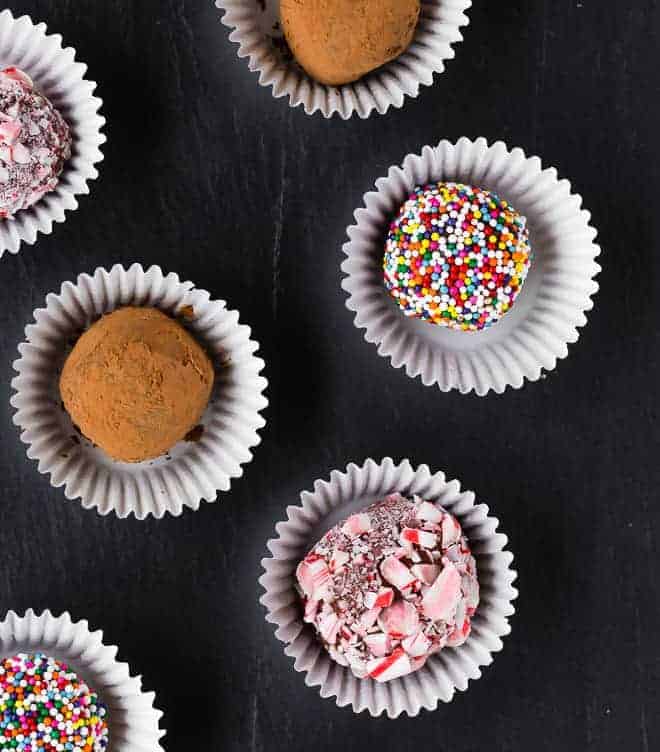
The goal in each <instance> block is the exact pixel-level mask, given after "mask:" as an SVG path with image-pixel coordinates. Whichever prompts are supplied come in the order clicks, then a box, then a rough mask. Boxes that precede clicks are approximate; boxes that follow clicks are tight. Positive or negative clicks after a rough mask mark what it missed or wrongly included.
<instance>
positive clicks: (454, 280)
mask: <svg viewBox="0 0 660 752" xmlns="http://www.w3.org/2000/svg"><path fill="white" fill-rule="evenodd" d="M530 261H531V250H530V246H529V233H528V230H527V222H526V220H525V218H524V217H522V216H521V215H520V214H518V212H517V211H516V210H515V209H514V208H513V207H512V206H511V205H510V204H508V203H507V202H506V201H504V200H503V199H501V198H500V197H499V196H497V195H496V194H494V193H490V192H489V191H486V190H482V189H481V188H476V187H473V186H470V185H463V184H461V183H435V184H431V185H426V186H423V187H418V188H416V189H415V190H414V191H413V192H412V193H411V195H410V196H409V198H408V200H407V201H406V202H405V204H404V205H403V206H402V207H401V210H400V212H399V214H398V216H397V217H396V219H395V220H394V221H393V222H392V224H391V225H390V229H389V233H388V235H387V242H386V244H385V258H384V261H383V269H384V278H385V286H386V288H387V289H388V291H389V293H390V295H391V296H392V297H393V298H394V300H395V301H396V302H397V304H398V305H399V308H400V309H401V311H402V312H403V313H404V314H405V315H406V316H411V317H414V318H419V319H423V320H424V321H429V322H431V323H433V324H439V325H440V326H446V327H450V328H452V329H460V330H462V331H480V330H482V329H486V328H487V327H489V326H492V325H493V324H495V323H496V322H497V321H499V320H500V319H501V318H502V316H504V314H505V313H506V312H507V311H509V310H510V309H511V306H512V305H513V304H514V302H515V300H516V298H517V296H518V294H519V293H520V290H521V288H522V286H523V283H524V282H525V279H526V278H527V274H528V272H529V267H530Z"/></svg>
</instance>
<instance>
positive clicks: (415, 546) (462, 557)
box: [296, 494, 479, 682]
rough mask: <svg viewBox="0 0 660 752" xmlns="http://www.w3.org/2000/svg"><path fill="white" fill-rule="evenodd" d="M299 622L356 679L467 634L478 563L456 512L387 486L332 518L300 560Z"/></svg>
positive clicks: (405, 665)
mask: <svg viewBox="0 0 660 752" xmlns="http://www.w3.org/2000/svg"><path fill="white" fill-rule="evenodd" d="M296 580H297V588H298V592H299V594H300V597H301V599H302V602H303V607H304V620H305V621H306V622H308V623H309V624H311V625H313V627H314V628H315V630H316V632H317V634H318V636H319V638H320V640H321V641H322V642H323V644H324V645H325V647H326V648H327V650H328V652H329V654H330V656H331V657H332V658H333V659H334V660H335V661H337V663H339V664H341V665H342V666H348V667H349V668H350V669H351V671H352V672H353V673H354V674H355V676H357V677H359V678H367V677H369V678H372V679H375V680H376V681H379V682H385V681H390V680H391V679H396V678H398V677H401V676H405V675H406V674H410V673H412V672H413V671H417V670H419V669H420V668H421V667H422V666H423V665H424V664H425V663H426V661H427V659H428V657H429V656H430V655H433V653H437V652H438V651H439V650H441V649H442V648H444V647H456V646H458V645H461V644H462V643H463V642H465V640H466V639H467V638H468V636H469V634H470V628H471V620H472V617H473V616H474V613H475V611H476V609H477V606H478V604H479V582H478V580H477V567H476V562H475V560H474V557H473V556H472V553H471V552H470V548H469V546H468V543H467V539H466V538H465V536H464V535H463V531H462V529H461V526H460V524H459V522H458V520H457V519H456V518H455V517H454V516H453V515H451V514H450V513H449V512H447V511H446V510H445V509H443V508H442V507H441V506H440V505H439V504H435V503H432V502H430V501H424V500H423V499H420V498H419V497H413V498H410V499H409V498H406V497H404V496H401V494H392V495H391V496H387V497H386V498H385V499H383V500H381V501H377V502H376V503H375V504H372V505H371V506H370V507H368V508H367V509H366V510H364V511H363V512H361V513H360V514H355V515H353V516H352V517H349V518H348V519H347V520H344V521H343V522H340V523H339V524H338V525H336V526H335V527H334V528H332V530H330V531H329V532H327V533H326V534H325V535H324V536H323V538H322V539H321V540H320V541H319V542H318V543H317V544H316V545H315V546H314V548H313V549H312V550H311V551H310V552H309V553H308V554H307V556H306V557H305V559H304V560H303V561H301V562H300V564H299V565H298V568H297V570H296Z"/></svg>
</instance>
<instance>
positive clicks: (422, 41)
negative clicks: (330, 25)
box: [215, 0, 472, 120]
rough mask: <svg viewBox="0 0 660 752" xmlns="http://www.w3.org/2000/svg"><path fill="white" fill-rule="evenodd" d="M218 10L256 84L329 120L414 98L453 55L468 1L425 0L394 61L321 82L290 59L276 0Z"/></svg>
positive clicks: (229, 0)
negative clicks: (344, 79) (340, 80)
mask: <svg viewBox="0 0 660 752" xmlns="http://www.w3.org/2000/svg"><path fill="white" fill-rule="evenodd" d="M215 4H216V6H217V7H218V8H219V9H220V10H222V11H224V15H223V16H222V22H223V23H224V24H225V26H228V27H229V28H230V29H232V31H231V34H230V35H229V39H230V40H231V41H232V42H235V43H236V44H238V56H239V57H240V58H243V57H247V58H248V65H249V68H250V70H251V71H256V72H258V74H259V84H260V85H261V86H272V88H273V96H274V97H275V98H279V97H284V96H287V97H288V98H289V106H291V107H298V105H302V106H303V108H304V110H305V112H306V113H307V114H308V115H313V114H314V113H315V112H321V113H322V114H323V116H324V117H326V118H330V117H332V116H333V115H335V114H336V115H339V116H340V117H341V118H343V119H344V120H348V118H350V117H351V116H352V115H358V116H359V117H361V118H368V117H369V116H370V115H371V114H372V113H373V112H378V113H379V114H381V115H383V114H384V113H386V112H387V110H388V109H389V108H390V107H402V106H403V103H404V100H405V98H406V97H417V96H418V94H419V89H420V86H430V85H431V84H432V83H433V75H434V74H435V73H442V72H443V71H444V69H445V62H446V61H447V60H450V59H452V58H453V57H454V50H453V48H452V47H453V45H454V44H455V43H456V42H460V41H461V40H462V39H463V36H462V34H461V31H460V29H461V27H464V26H467V25H468V23H469V19H468V17H467V15H466V11H467V10H468V8H470V6H471V5H472V2H471V0H428V2H422V8H421V15H420V20H419V24H418V27H417V31H416V33H415V37H414V39H413V41H412V43H411V44H410V47H409V48H408V49H407V50H406V52H404V53H403V54H402V55H400V56H399V57H398V58H396V60H393V61H392V62H390V63H387V64H386V65H384V66H382V67H381V68H378V69H377V70H376V71H373V72H372V73H370V74H368V75H367V76H364V77H363V78H361V79H360V80H359V81H356V82H355V83H352V84H346V85H344V86H326V85H325V84H321V83H319V82H318V81H315V80H314V79H313V78H311V77H310V76H309V75H307V73H305V71H304V70H303V69H302V68H301V67H300V66H299V65H298V64H297V63H296V62H295V60H294V59H292V56H291V53H290V51H289V49H288V46H287V45H286V42H285V40H284V37H283V34H282V31H281V28H280V22H279V19H280V3H279V0H215Z"/></svg>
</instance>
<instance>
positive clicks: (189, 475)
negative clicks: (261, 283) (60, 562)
mask: <svg viewBox="0 0 660 752" xmlns="http://www.w3.org/2000/svg"><path fill="white" fill-rule="evenodd" d="M126 305H134V306H153V307H155V308H159V309H160V310H162V311H164V312H165V313H167V314H170V315H176V314H179V316H180V315H181V312H182V311H184V312H185V319H181V318H179V321H180V323H182V324H184V325H185V326H186V328H188V329H189V331H190V332H191V334H192V335H193V336H194V337H195V338H196V339H197V340H198V341H199V342H200V344H201V345H202V346H203V347H204V348H205V349H206V351H207V353H208V354H209V357H210V358H211V360H212V361H213V364H214V367H215V375H216V378H215V385H214V387H213V393H212V395H211V399H210V401H209V404H208V407H207V409H206V411H205V412H204V415H203V416H202V418H201V421H200V423H201V425H202V426H203V431H202V433H201V437H199V438H198V440H196V441H194V442H193V441H180V442H179V443H178V444H176V446H174V447H173V448H172V449H171V450H170V451H169V452H168V454H167V455H166V456H163V457H159V458H157V459H155V460H149V461H145V462H140V463H135V464H133V463H125V462H117V461H114V460H112V459H110V458H109V457H108V456H107V455H106V454H105V453H104V452H103V451H102V450H100V449H99V448H97V447H95V446H94V445H93V444H91V443H90V442H89V441H87V440H86V439H85V438H84V437H82V436H80V435H79V434H78V433H77V432H76V429H75V427H74V426H73V424H72V422H71V419H70V418H69V415H68V413H67V412H66V411H65V410H64V408H63V406H62V404H61V398H60V392H59V377H60V373H61V370H62V366H63V364H64V361H65V359H66V357H67V355H68V353H69V352H70V350H71V348H72V346H73V344H74V343H75V340H76V339H77V337H78V336H79V335H80V334H81V332H82V331H84V330H85V329H86V328H87V327H88V326H89V325H90V324H91V323H93V322H94V321H95V320H96V319H98V318H99V317H100V316H101V315H103V314H104V313H108V312H110V311H112V310H114V309H116V308H119V307H121V306H126ZM238 318H239V316H238V313H237V312H236V311H231V310H228V309H227V307H226V303H225V302H224V301H222V300H212V299H211V296H210V294H209V293H208V292H206V291H205V290H199V289H197V288H196V287H195V286H194V285H193V283H192V282H181V281H180V280H179V277H178V276H177V275H176V274H167V275H164V274H163V272H162V271H161V270H160V268H159V267H157V266H152V267H150V268H148V269H147V270H146V271H145V270H144V269H143V268H142V267H141V266H140V265H139V264H133V265H132V266H131V267H130V268H128V269H125V268H124V267H122V266H119V265H116V266H113V267H112V269H110V271H107V270H106V269H97V270H96V271H95V272H94V274H93V276H89V275H88V274H81V275H80V276H79V277H78V280H77V282H76V283H75V284H74V283H72V282H65V283H64V284H63V285H62V289H61V292H60V293H59V294H58V295H56V294H50V295H48V297H47V298H46V307H45V308H41V309H39V310H37V311H35V312H34V320H35V323H33V324H30V325H29V326H27V327H26V329H25V336H26V341H25V342H24V343H23V344H21V345H19V348H18V349H19V353H20V356H21V357H20V358H19V359H18V360H17V361H15V363H14V369H15V370H16V371H17V372H18V375H17V376H16V377H14V379H13V381H12V387H13V389H14V391H15V394H14V395H13V397H12V399H11V404H12V405H13V407H15V408H16V413H15V415H14V423H15V424H16V425H17V426H19V427H20V428H21V440H22V441H23V442H24V443H25V444H27V445H28V450H27V454H28V457H30V459H35V460H38V462H39V465H38V468H39V472H41V473H48V474H50V479H51V484H52V485H53V486H56V487H59V486H64V493H65V495H66V497H67V498H68V499H75V498H80V499H81V501H82V504H83V506H84V507H86V508H91V507H94V508H96V509H97V510H98V512H99V513H100V514H107V513H108V512H111V511H112V512H115V513H116V514H117V515H118V516H119V517H126V516H128V515H129V514H134V515H135V516H136V517H137V518H138V519H144V518H145V517H148V516H149V515H153V516H154V517H157V518H161V517H162V516H163V515H164V514H165V513H169V514H172V515H180V514H181V512H182V511H183V509H184V507H190V508H191V509H198V508H199V505H200V502H201V501H214V500H215V499H216V497H217V494H218V491H227V490H228V489H229V486H230V484H231V481H232V479H233V478H238V477H240V476H241V475H242V472H243V471H242V467H241V466H242V465H244V464H245V463H247V462H249V461H250V460H251V459H252V453H251V451H250V450H251V449H252V448H253V447H255V446H256V445H257V444H258V443H259V441H260V437H259V434H258V431H259V429H261V428H262V427H263V426H264V425H265V421H264V419H263V418H262V417H261V415H260V412H261V410H263V409H264V408H265V407H266V405H267V404H268V402H267V400H266V398H265V397H264V396H263V391H264V389H265V388H266V385H267V382H266V379H264V378H263V377H262V376H260V372H261V370H262V369H263V367H264V362H263V360H261V359H260V358H257V357H256V356H255V352H256V350H257V349H258V347H259V345H258V344H257V343H256V342H255V341H254V340H252V339H251V338H250V328H249V327H248V326H245V325H242V324H239V322H238Z"/></svg>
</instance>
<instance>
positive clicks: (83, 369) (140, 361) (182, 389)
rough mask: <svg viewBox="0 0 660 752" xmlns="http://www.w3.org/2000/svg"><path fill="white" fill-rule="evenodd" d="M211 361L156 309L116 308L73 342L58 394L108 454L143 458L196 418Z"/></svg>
mask: <svg viewBox="0 0 660 752" xmlns="http://www.w3.org/2000/svg"><path fill="white" fill-rule="evenodd" d="M213 379H214V373H213V365H212V364H211V361H210V360H209V358H208V356H207V354H206V353H205V352H204V350H203V349H202V348H201V347H200V345H199V344H198V343H197V342H196V341H195V340H194V339H193V337H192V336H191V335H190V334H189V333H188V332H187V331H186V330H185V329H184V328H183V327H182V326H181V325H180V324H179V323H177V322H176V321H174V319H171V318H169V316H166V315H165V314H164V313H162V312H161V311H159V310H157V309H155V308H132V307H127V308H120V309H118V310H116V311H113V312H112V313H110V314H108V315H107V316H104V317H103V318H102V319H100V320H99V321H97V322H96V323H95V324H94V325H93V326H91V327H90V328H89V329H88V330H87V331H86V332H85V333H84V334H83V335H82V336H81V337H80V339H79V340H78V342H77V343H76V345H75V347H74V348H73V350H72V352H71V354H70V355H69V357H68V358H67V360H66V363H65V364H64V369H63V371H62V376H61V378H60V392H61V395H62V401H63V402H64V407H65V408H66V409H67V411H68V413H69V415H70V416H71V420H72V421H73V422H74V423H75V425H77V426H78V427H79V428H80V430H81V432H82V433H83V434H84V435H85V436H86V437H87V438H88V439H90V440H91V441H93V442H94V443H95V444H97V445H98V446H99V447H101V449H103V450H104V451H105V452H107V454H109V455H110V456H111V457H113V458H114V459H117V460H123V461H124V462H140V461H142V460H145V459H151V458H153V457H158V456H159V455H161V454H164V453H165V452H167V451H168V450H169V449H171V448H172V447H173V446H174V444H176V443H177V441H180V440H181V439H183V438H184V436H185V435H186V434H187V433H188V432H189V431H190V430H191V429H192V428H194V426H195V425H196V424H197V423H198V421H199V419H200V417H201V415H202V413H203V412H204V409H205V408H206V405H207V403H208V401H209V397H210V395H211V389H212V388H213Z"/></svg>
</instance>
